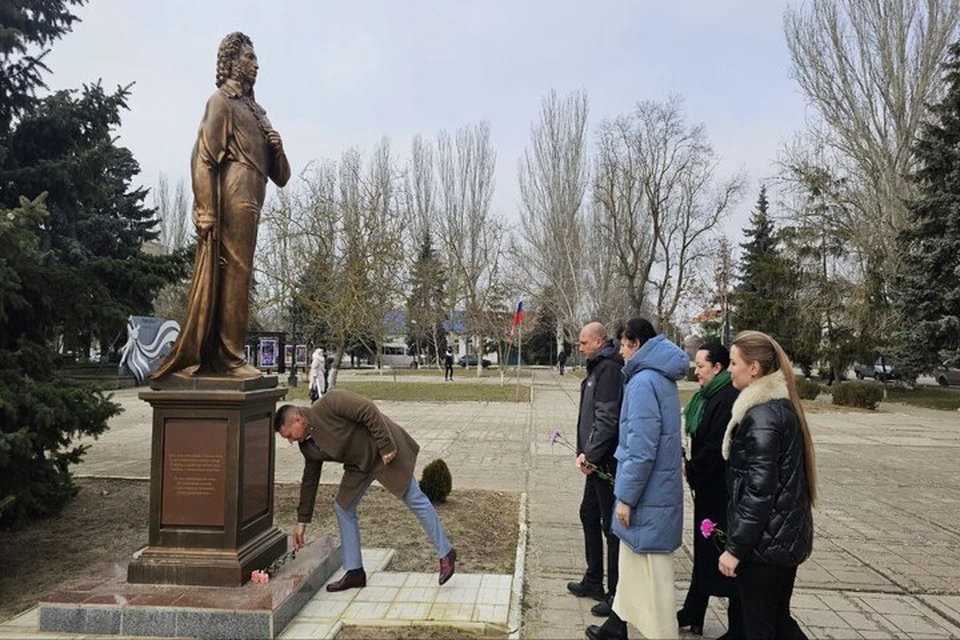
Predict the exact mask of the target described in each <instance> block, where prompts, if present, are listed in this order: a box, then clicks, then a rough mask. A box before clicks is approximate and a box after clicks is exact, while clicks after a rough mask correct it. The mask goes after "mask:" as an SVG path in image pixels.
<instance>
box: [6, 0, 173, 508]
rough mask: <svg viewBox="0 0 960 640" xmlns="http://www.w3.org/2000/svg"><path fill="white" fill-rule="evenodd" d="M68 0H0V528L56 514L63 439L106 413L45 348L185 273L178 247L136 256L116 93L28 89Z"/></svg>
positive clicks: (136, 228)
mask: <svg viewBox="0 0 960 640" xmlns="http://www.w3.org/2000/svg"><path fill="white" fill-rule="evenodd" d="M81 3H82V2H81V1H80V0H16V1H13V0H0V17H2V21H0V524H9V523H13V522H16V521H17V520H19V519H20V518H22V517H25V516H27V517H28V516H47V515H52V514H55V513H57V512H58V511H59V510H60V509H61V508H62V507H63V505H64V504H65V503H66V502H67V500H69V499H70V497H71V496H72V495H74V493H75V488H74V486H73V484H72V481H71V477H70V471H69V469H70V465H72V464H75V463H77V462H79V460H80V458H81V456H82V455H83V451H84V448H85V447H83V446H74V445H72V444H71V441H72V440H73V439H74V438H76V437H78V436H83V435H94V436H95V435H98V434H100V433H102V432H103V431H104V429H106V424H107V420H108V418H109V417H110V416H112V415H114V414H115V413H117V411H118V409H119V408H118V406H117V405H115V404H114V403H112V402H110V401H109V400H108V399H106V398H105V397H104V396H103V395H102V394H100V393H99V392H97V391H96V390H94V389H92V388H89V387H87V386H84V385H82V384H79V383H77V382H74V381H71V380H69V379H67V378H66V377H65V376H63V375H62V372H61V363H60V360H59V356H58V354H57V352H56V351H55V350H54V348H53V345H54V344H56V342H57V341H59V340H61V339H64V338H70V337H71V336H72V335H73V334H76V333H81V332H82V333H86V334H87V335H89V334H90V332H95V333H97V334H99V336H100V337H101V340H103V339H104V338H107V340H109V339H111V338H113V337H114V336H115V335H117V334H118V333H119V332H120V331H121V330H122V329H121V328H122V327H123V324H124V322H125V319H126V316H127V315H129V314H130V313H148V312H149V311H150V308H151V301H152V299H153V296H154V293H155V292H156V291H157V289H158V288H159V287H160V286H161V285H162V284H164V283H166V282H169V281H171V280H173V279H175V278H178V277H181V275H182V274H183V273H184V272H185V270H186V267H187V261H186V260H185V259H184V256H182V255H179V256H174V257H162V258H161V257H151V256H147V255H145V254H143V253H142V251H141V247H142V245H143V243H144V242H146V241H149V240H151V239H152V238H153V237H155V231H154V225H155V222H153V221H152V211H151V210H149V209H146V208H144V207H143V198H144V196H145V192H144V191H143V190H133V189H131V188H130V182H131V180H132V178H133V176H134V175H135V174H136V173H137V171H138V167H137V163H136V161H135V160H134V159H133V156H132V154H131V153H130V152H129V151H128V150H127V149H124V148H122V147H118V146H116V145H115V141H114V137H113V133H112V131H113V130H114V129H115V128H116V127H117V125H119V123H120V111H121V110H122V109H124V108H125V107H126V98H127V92H126V90H125V89H118V90H117V91H116V92H115V93H113V94H108V93H105V92H104V91H103V90H102V89H101V88H100V87H99V86H98V85H95V86H89V87H84V88H83V89H82V90H80V91H78V92H71V91H60V92H56V93H53V94H50V95H48V96H46V97H43V98H37V97H35V92H36V91H37V90H38V89H41V88H44V86H45V85H44V79H43V74H44V73H45V72H47V69H46V67H45V66H44V64H43V57H44V55H45V53H46V51H45V50H44V49H43V48H44V47H47V46H48V45H49V44H50V43H51V42H53V41H54V40H56V39H57V38H58V37H59V36H61V35H63V34H64V33H65V32H67V31H69V29H70V26H71V25H72V24H73V22H74V21H75V20H76V18H75V16H73V15H72V14H71V13H70V9H71V7H72V6H76V5H79V4H81ZM37 49H39V51H37ZM44 203H45V205H46V206H44Z"/></svg>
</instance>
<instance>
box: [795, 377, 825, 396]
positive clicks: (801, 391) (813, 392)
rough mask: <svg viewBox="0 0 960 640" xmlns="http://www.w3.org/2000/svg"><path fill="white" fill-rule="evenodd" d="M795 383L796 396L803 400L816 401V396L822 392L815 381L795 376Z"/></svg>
mask: <svg viewBox="0 0 960 640" xmlns="http://www.w3.org/2000/svg"><path fill="white" fill-rule="evenodd" d="M796 383H797V395H799V396H800V397H801V398H802V399H804V400H816V399H817V396H818V395H820V392H821V391H822V390H823V389H822V387H821V386H820V383H819V382H817V381H816V380H809V379H807V378H801V377H799V376H797V378H796Z"/></svg>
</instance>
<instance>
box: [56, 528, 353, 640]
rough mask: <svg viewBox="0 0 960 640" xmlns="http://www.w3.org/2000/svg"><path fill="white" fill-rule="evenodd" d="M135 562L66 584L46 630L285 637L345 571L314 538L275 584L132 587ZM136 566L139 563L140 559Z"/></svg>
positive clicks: (334, 552)
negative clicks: (331, 580)
mask: <svg viewBox="0 0 960 640" xmlns="http://www.w3.org/2000/svg"><path fill="white" fill-rule="evenodd" d="M130 562H131V559H130V558H125V559H124V560H122V561H120V562H117V563H115V564H112V565H109V566H107V567H104V568H103V569H101V570H100V571H98V572H95V573H91V574H89V575H86V576H84V577H82V578H80V579H78V580H74V581H72V582H68V583H65V584H62V585H60V587H59V589H58V590H57V591H56V592H54V593H52V594H50V595H48V596H47V597H45V598H44V599H43V600H41V601H40V615H39V627H40V631H43V632H47V633H50V632H53V633H61V634H63V633H76V634H84V635H96V636H103V635H121V636H149V637H151V638H156V637H167V638H211V639H223V640H236V639H238V638H249V639H251V640H254V639H256V640H259V639H260V638H276V637H278V636H279V635H280V634H281V633H282V632H283V630H284V628H286V626H287V625H288V624H289V623H290V621H291V620H293V619H294V617H296V615H297V614H298V613H299V612H300V610H301V609H302V608H303V606H304V605H305V604H307V602H309V601H310V598H312V597H313V596H314V594H316V592H317V591H319V590H320V588H321V587H322V586H323V584H324V583H325V582H326V581H327V580H328V579H329V578H330V576H331V575H333V573H334V572H335V571H336V570H337V569H338V568H339V567H340V544H339V541H338V540H336V539H335V538H332V537H329V536H327V537H320V538H310V539H308V542H307V546H306V547H304V548H303V549H302V550H301V551H300V553H298V554H297V556H296V558H294V559H292V560H289V561H288V562H287V563H285V564H284V565H283V566H282V567H280V569H279V571H277V572H276V573H275V574H274V575H273V576H272V577H271V578H270V581H269V582H268V583H267V584H254V583H252V582H251V583H247V584H246V585H244V586H242V587H196V586H187V585H161V584H131V583H129V582H127V580H126V579H125V578H126V576H127V574H128V573H129V567H132V566H133V565H132V563H131V564H129V566H128V563H130ZM133 562H136V560H133Z"/></svg>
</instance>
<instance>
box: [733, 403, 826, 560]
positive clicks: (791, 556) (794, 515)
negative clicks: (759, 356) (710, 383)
mask: <svg viewBox="0 0 960 640" xmlns="http://www.w3.org/2000/svg"><path fill="white" fill-rule="evenodd" d="M727 488H728V489H729V491H730V502H729V503H728V505H727V539H726V545H727V551H729V552H730V553H732V554H733V555H734V556H736V557H737V558H739V559H740V560H741V561H750V562H761V563H764V564H773V565H782V566H796V565H799V564H800V563H801V562H803V561H804V560H806V559H807V558H808V557H810V553H811V551H813V513H812V511H811V508H810V497H809V494H808V493H807V473H806V468H805V466H804V449H803V433H802V432H801V431H800V422H799V420H798V419H797V415H796V414H795V413H794V411H793V407H792V406H791V405H790V401H789V400H786V399H777V400H768V401H766V402H764V403H762V404H759V405H757V406H755V407H752V408H750V409H749V410H747V412H746V415H745V416H744V417H743V419H742V420H741V421H740V424H739V425H738V426H737V428H736V430H735V431H734V433H733V438H732V440H731V443H730V460H729V464H728V465H727Z"/></svg>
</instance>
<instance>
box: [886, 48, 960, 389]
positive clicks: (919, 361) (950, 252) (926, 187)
mask: <svg viewBox="0 0 960 640" xmlns="http://www.w3.org/2000/svg"><path fill="white" fill-rule="evenodd" d="M944 79H945V83H946V85H947V93H946V95H945V96H944V97H943V99H942V100H941V101H940V102H939V103H938V104H935V105H932V106H931V107H930V114H931V116H932V118H931V121H930V122H929V123H928V124H926V125H925V126H924V127H923V129H922V131H921V133H920V136H919V137H918V139H917V141H916V142H915V143H914V148H913V152H914V154H915V155H916V157H917V161H918V166H919V169H918V170H917V172H916V173H915V174H914V176H913V180H914V182H915V183H916V185H917V187H918V191H919V195H918V196H917V198H916V199H915V200H913V201H911V202H908V203H907V207H908V216H909V218H908V225H907V227H906V228H905V229H904V230H903V231H902V232H901V233H900V235H899V236H898V242H897V244H898V254H899V258H900V268H899V272H898V275H897V278H896V279H895V285H894V291H893V298H894V305H895V309H896V310H897V311H898V312H899V317H900V321H899V327H898V330H897V331H896V333H895V338H894V339H895V345H896V346H895V349H894V358H895V360H894V362H895V365H894V366H896V367H897V368H898V369H899V370H900V372H901V375H903V376H904V377H905V378H907V379H914V378H915V377H916V376H917V375H918V374H920V373H922V372H924V371H927V370H929V369H930V368H931V367H932V366H933V365H935V364H937V363H938V362H939V360H940V359H941V357H942V356H944V355H947V353H953V354H955V353H956V352H957V351H958V349H960V43H957V44H954V45H953V46H952V47H951V48H950V58H949V60H948V61H947V62H946V63H945V64H944Z"/></svg>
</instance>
